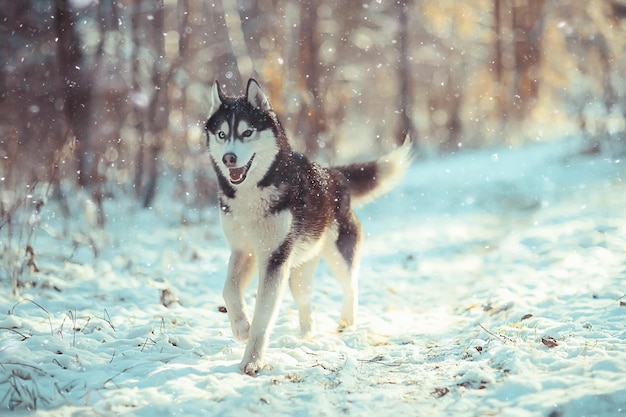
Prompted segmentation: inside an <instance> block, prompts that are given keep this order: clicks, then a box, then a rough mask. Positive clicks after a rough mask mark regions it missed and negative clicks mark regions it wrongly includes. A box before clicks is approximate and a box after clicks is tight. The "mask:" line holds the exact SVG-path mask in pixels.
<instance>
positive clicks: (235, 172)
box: [228, 166, 246, 184]
mask: <svg viewBox="0 0 626 417" xmlns="http://www.w3.org/2000/svg"><path fill="white" fill-rule="evenodd" d="M228 173H229V174H230V181H231V182H233V183H235V184H237V183H240V182H241V181H243V178H244V174H245V173H246V167H245V166H244V167H241V168H230V169H229V170H228Z"/></svg>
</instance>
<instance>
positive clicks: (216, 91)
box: [209, 80, 224, 114]
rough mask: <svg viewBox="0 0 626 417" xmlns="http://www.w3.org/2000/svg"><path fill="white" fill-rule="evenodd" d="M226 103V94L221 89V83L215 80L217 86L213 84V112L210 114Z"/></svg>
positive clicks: (210, 112) (211, 112)
mask: <svg viewBox="0 0 626 417" xmlns="http://www.w3.org/2000/svg"><path fill="white" fill-rule="evenodd" d="M223 102H224V93H223V92H222V88H221V87H220V83H218V82H217V80H215V84H213V88H212V89H211V110H210V111H209V114H213V113H214V112H215V111H217V109H218V108H219V106H220V105H221V104H222V103H223Z"/></svg>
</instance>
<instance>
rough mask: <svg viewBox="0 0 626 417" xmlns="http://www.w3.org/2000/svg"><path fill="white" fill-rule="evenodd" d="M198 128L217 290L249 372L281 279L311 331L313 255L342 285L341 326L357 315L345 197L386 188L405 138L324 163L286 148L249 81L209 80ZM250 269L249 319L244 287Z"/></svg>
mask: <svg viewBox="0 0 626 417" xmlns="http://www.w3.org/2000/svg"><path fill="white" fill-rule="evenodd" d="M206 133H207V143H208V149H209V154H210V156H211V162H212V164H213V168H214V169H215V172H216V174H217V180H218V184H219V204H220V209H221V210H220V216H221V220H222V226H223V228H224V234H225V236H226V240H227V241H228V244H229V246H230V249H231V255H230V261H229V265H228V275H227V278H226V283H225V286H224V294H223V295H224V300H225V303H226V308H227V310H228V316H229V318H230V324H231V327H232V331H233V334H234V336H235V339H237V340H238V341H242V342H245V341H247V346H246V350H245V354H244V357H243V360H242V362H241V365H240V367H241V370H242V371H243V372H245V373H247V374H250V375H254V374H256V373H258V372H259V371H260V370H262V369H263V367H264V366H265V365H264V362H263V355H264V353H265V350H266V346H267V342H268V338H269V335H270V331H271V328H272V325H273V323H274V321H275V318H276V314H277V310H278V307H279V302H280V300H281V298H282V295H283V290H284V289H285V287H286V285H287V283H289V286H290V288H291V292H292V294H293V297H294V299H295V302H296V305H297V307H298V310H299V317H300V328H301V330H302V333H303V335H304V336H305V337H306V336H309V335H310V333H311V332H312V330H313V317H312V315H311V310H312V309H311V300H310V292H311V281H312V278H313V273H314V271H315V268H316V266H317V264H318V261H319V259H320V258H323V259H324V260H325V261H326V262H327V263H328V265H329V267H330V269H331V270H332V272H333V274H334V275H336V277H337V278H338V279H339V282H340V283H341V287H342V289H343V308H342V312H341V321H340V325H341V326H344V327H345V326H350V325H353V324H354V323H355V322H356V316H357V305H358V284H357V274H358V267H359V248H360V242H361V228H360V225H359V222H358V220H357V218H356V216H355V214H354V212H353V211H352V206H351V205H353V204H355V203H357V204H358V203H363V202H367V201H369V200H372V199H374V198H376V197H378V196H380V195H381V194H383V193H385V192H387V191H389V190H390V189H391V188H392V187H393V186H395V184H396V183H397V182H398V181H399V180H400V179H401V178H402V176H403V175H404V173H405V171H406V169H407V167H408V165H409V163H410V153H411V142H410V140H406V141H405V143H404V144H403V145H402V146H401V147H398V148H397V149H396V150H394V151H393V152H391V153H390V154H388V155H386V156H384V157H381V158H379V159H377V160H375V161H371V162H366V163H362V164H353V165H348V166H341V167H335V168H324V167H322V166H320V165H318V164H317V163H315V162H312V161H310V160H308V159H307V158H306V157H305V156H304V155H302V154H299V153H296V152H294V151H293V150H292V149H291V147H290V145H289V143H288V141H287V137H286V135H285V131H284V130H283V127H282V126H281V124H280V122H279V121H278V118H277V116H276V114H275V113H274V111H273V110H272V108H271V106H270V104H269V101H268V100H267V97H266V96H265V94H264V93H263V91H262V90H261V88H260V86H259V84H258V83H257V82H256V81H255V80H253V79H250V81H249V82H248V86H247V89H246V95H245V96H241V97H230V96H226V95H225V94H224V93H223V92H222V90H221V88H220V86H219V84H218V83H217V82H216V83H215V84H214V87H213V89H212V93H211V112H210V117H209V119H208V121H207V123H206ZM257 270H258V274H259V287H258V292H257V297H256V304H255V309H254V316H253V320H252V323H250V319H249V318H248V315H247V313H246V306H245V301H244V297H243V291H244V289H245V288H246V287H247V286H248V285H249V284H250V282H251V281H252V278H253V276H254V274H255V272H257Z"/></svg>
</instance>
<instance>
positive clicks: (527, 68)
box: [512, 0, 545, 119]
mask: <svg viewBox="0 0 626 417" xmlns="http://www.w3.org/2000/svg"><path fill="white" fill-rule="evenodd" d="M544 4H545V0H526V1H524V2H523V3H519V4H518V5H516V6H514V7H513V8H512V13H513V36H514V55H515V85H514V94H513V97H515V98H517V103H516V115H517V117H518V118H520V119H522V118H524V117H526V116H527V115H528V112H529V111H530V110H531V109H532V107H533V106H534V102H535V101H536V98H537V95H538V93H539V80H538V79H537V76H536V74H538V71H536V69H537V67H538V65H539V60H540V58H541V36H542V33H543V17H542V13H543V7H544Z"/></svg>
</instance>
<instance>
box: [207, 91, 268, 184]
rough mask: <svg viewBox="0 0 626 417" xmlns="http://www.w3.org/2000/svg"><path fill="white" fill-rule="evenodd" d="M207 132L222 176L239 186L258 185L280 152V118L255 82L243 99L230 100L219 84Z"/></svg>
mask: <svg viewBox="0 0 626 417" xmlns="http://www.w3.org/2000/svg"><path fill="white" fill-rule="evenodd" d="M205 129H206V133H207V145H208V148H209V153H210V155H211V158H212V159H213V163H214V166H215V167H216V169H217V170H218V171H219V172H218V175H219V174H220V173H221V174H222V175H223V176H224V177H225V178H226V179H228V181H229V182H230V183H231V184H232V185H235V186H238V185H240V184H243V183H244V182H246V180H247V182H246V183H251V182H254V183H256V182H258V181H259V180H260V179H261V178H262V177H263V175H264V173H265V171H266V170H267V169H268V168H269V166H270V165H271V163H272V161H273V159H274V157H275V155H276V153H277V152H278V146H279V144H278V140H277V122H276V118H275V115H274V112H273V110H272V108H271V107H270V104H269V101H268V100H267V97H266V96H265V94H264V93H263V91H262V90H261V87H260V86H259V84H258V83H257V82H256V81H255V80H254V79H250V81H248V86H247V88H246V94H245V95H244V96H240V97H230V96H226V95H225V94H224V93H223V91H222V89H221V87H220V85H219V83H218V82H217V81H216V82H215V84H214V85H213V89H212V90H211V113H210V116H209V119H208V121H207V123H206V126H205Z"/></svg>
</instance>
